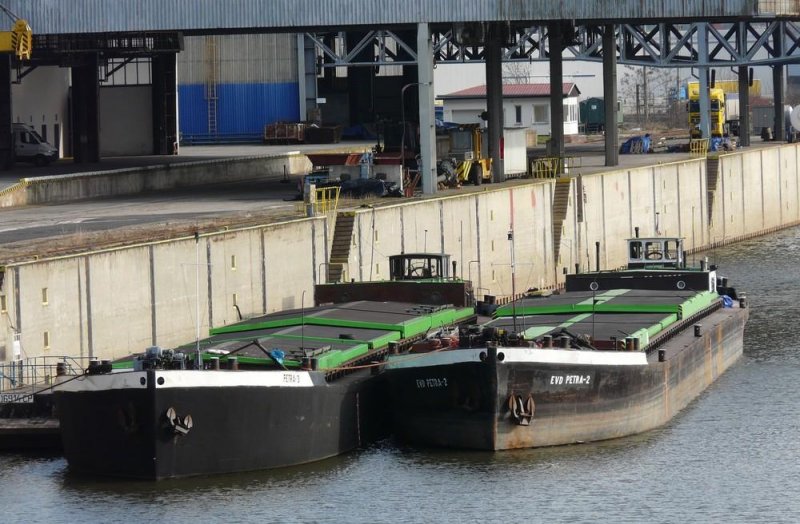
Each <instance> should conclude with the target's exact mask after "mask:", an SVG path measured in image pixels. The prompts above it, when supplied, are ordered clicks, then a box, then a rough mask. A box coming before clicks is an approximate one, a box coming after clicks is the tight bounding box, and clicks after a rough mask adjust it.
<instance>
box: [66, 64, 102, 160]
mask: <svg viewBox="0 0 800 524" xmlns="http://www.w3.org/2000/svg"><path fill="white" fill-rule="evenodd" d="M98 65H99V64H98V57H97V55H94V56H92V57H87V58H86V62H84V63H83V64H82V65H80V66H73V68H72V132H73V137H74V138H73V140H72V155H73V157H74V159H75V163H76V164H83V163H89V162H99V161H100V111H99V106H100V101H99V98H100V88H99V85H100V83H99V77H98V69H97V68H98Z"/></svg>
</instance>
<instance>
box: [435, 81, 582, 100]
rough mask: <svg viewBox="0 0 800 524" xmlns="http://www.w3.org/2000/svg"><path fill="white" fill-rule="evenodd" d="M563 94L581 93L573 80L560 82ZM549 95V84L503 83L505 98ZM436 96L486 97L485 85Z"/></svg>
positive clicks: (449, 98)
mask: <svg viewBox="0 0 800 524" xmlns="http://www.w3.org/2000/svg"><path fill="white" fill-rule="evenodd" d="M561 86H562V87H561V89H562V93H563V95H564V96H567V97H568V96H578V95H579V94H581V91H580V89H578V86H577V85H575V84H574V83H573V82H564V83H563V84H561ZM548 96H550V84H549V83H547V84H503V97H506V98H542V97H548ZM437 98H440V99H442V100H452V99H458V98H486V85H480V86H474V87H468V88H467V89H462V90H461V91H455V92H453V93H448V94H446V95H440V96H438V97H437Z"/></svg>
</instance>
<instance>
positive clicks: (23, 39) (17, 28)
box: [0, 4, 33, 60]
mask: <svg viewBox="0 0 800 524" xmlns="http://www.w3.org/2000/svg"><path fill="white" fill-rule="evenodd" d="M0 10H2V11H3V12H4V13H5V14H7V15H8V16H9V18H11V19H12V20H13V21H14V27H12V28H11V31H0V53H14V54H15V55H17V58H19V59H20V60H30V59H31V51H32V50H33V31H32V30H31V26H29V25H28V22H27V21H25V20H23V19H22V18H20V17H18V16H17V15H15V14H14V13H12V12H11V11H9V10H8V9H7V8H6V7H5V6H4V5H2V4H0Z"/></svg>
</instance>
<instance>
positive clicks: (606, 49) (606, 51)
mask: <svg viewBox="0 0 800 524" xmlns="http://www.w3.org/2000/svg"><path fill="white" fill-rule="evenodd" d="M615 37H616V35H615V33H614V25H613V24H607V25H606V26H605V31H604V32H603V105H604V109H605V118H606V121H605V124H604V126H605V132H606V137H605V139H606V165H607V166H616V165H619V143H618V142H619V128H618V127H617V110H618V107H617V41H616V38H615Z"/></svg>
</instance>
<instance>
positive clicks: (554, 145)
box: [547, 23, 564, 173]
mask: <svg viewBox="0 0 800 524" xmlns="http://www.w3.org/2000/svg"><path fill="white" fill-rule="evenodd" d="M547 39H548V42H549V45H550V151H549V152H548V153H549V154H551V155H553V156H557V157H559V158H563V157H564V64H563V61H562V59H561V53H562V52H563V51H564V35H563V34H562V33H561V25H560V24H557V23H554V24H549V25H548V26H547ZM559 164H562V163H559ZM563 172H564V166H563V165H560V166H559V173H563Z"/></svg>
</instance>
